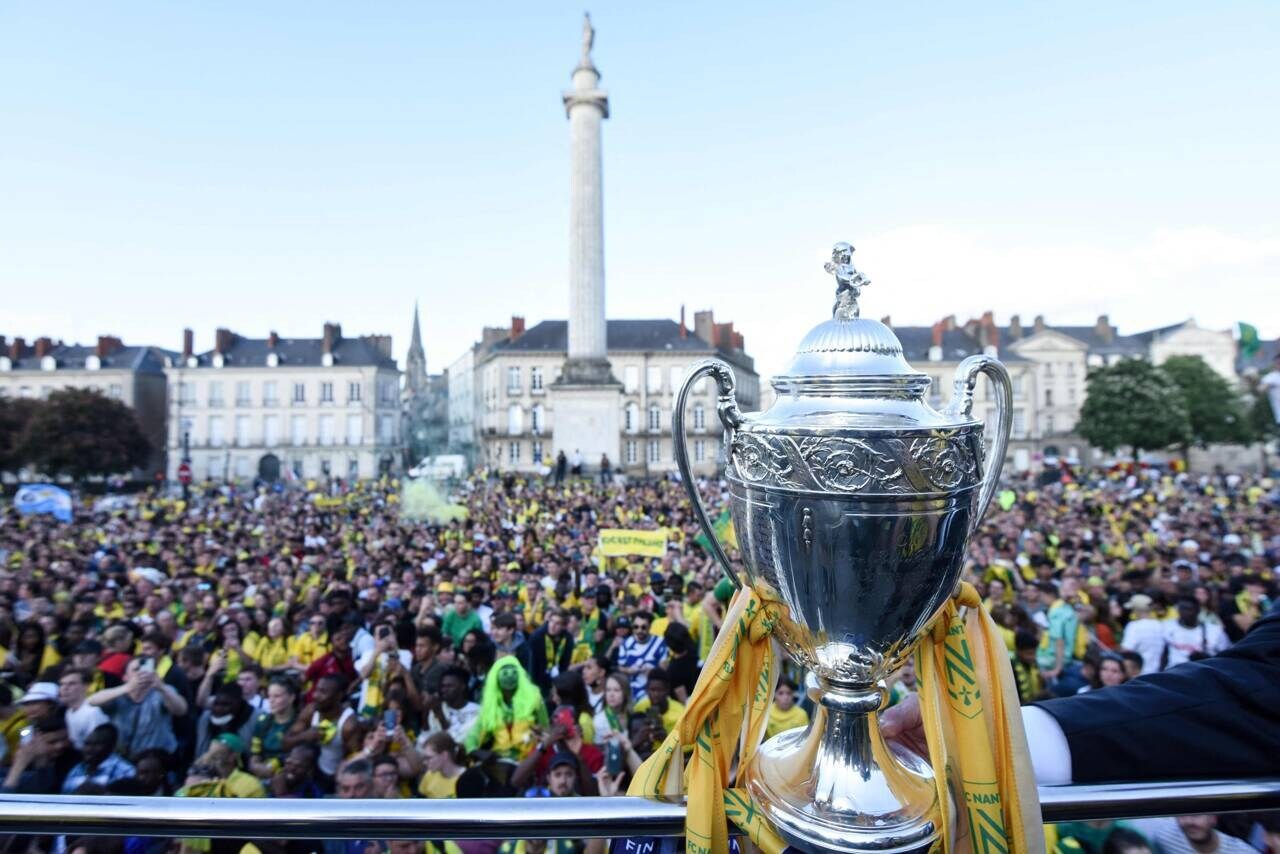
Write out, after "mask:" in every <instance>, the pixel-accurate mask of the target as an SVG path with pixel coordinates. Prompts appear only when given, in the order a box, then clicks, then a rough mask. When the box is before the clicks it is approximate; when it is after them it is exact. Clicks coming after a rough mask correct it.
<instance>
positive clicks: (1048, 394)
mask: <svg viewBox="0 0 1280 854" xmlns="http://www.w3.org/2000/svg"><path fill="white" fill-rule="evenodd" d="M1044 405H1045V406H1053V389H1051V388H1047V389H1045V390H1044Z"/></svg>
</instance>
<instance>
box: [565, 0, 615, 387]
mask: <svg viewBox="0 0 1280 854" xmlns="http://www.w3.org/2000/svg"><path fill="white" fill-rule="evenodd" d="M594 36H595V31H594V30H592V29H591V24H590V20H589V19H588V20H587V21H586V22H584V27H583V50H582V59H581V61H580V62H579V63H578V67H577V68H575V69H574V71H573V88H572V89H571V90H569V91H568V92H565V93H564V109H565V114H566V115H567V116H568V118H569V140H570V172H569V174H570V179H569V180H570V185H569V342H568V347H569V352H568V361H567V362H566V363H565V372H564V373H565V378H566V379H567V380H568V381H570V382H579V383H592V382H609V381H610V379H611V376H610V371H609V361H608V342H607V340H606V321H605V308H604V188H603V186H602V184H603V177H604V174H603V167H602V163H601V156H600V123H601V122H602V121H604V120H605V119H607V118H608V117H609V98H608V95H607V94H606V93H605V92H604V91H603V90H602V89H600V88H598V87H599V84H600V72H599V71H597V70H596V67H595V64H594V63H593V62H592V60H591V52H590V51H591V42H592V40H593V39H594Z"/></svg>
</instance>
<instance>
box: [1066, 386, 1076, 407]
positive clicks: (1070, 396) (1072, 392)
mask: <svg viewBox="0 0 1280 854" xmlns="http://www.w3.org/2000/svg"><path fill="white" fill-rule="evenodd" d="M1075 402H1076V387H1075V386H1068V387H1067V403H1075Z"/></svg>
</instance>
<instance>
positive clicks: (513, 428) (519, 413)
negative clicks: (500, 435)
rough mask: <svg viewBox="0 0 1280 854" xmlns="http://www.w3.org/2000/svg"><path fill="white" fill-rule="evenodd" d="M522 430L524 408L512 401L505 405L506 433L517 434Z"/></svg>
mask: <svg viewBox="0 0 1280 854" xmlns="http://www.w3.org/2000/svg"><path fill="white" fill-rule="evenodd" d="M523 432H524V410H523V409H521V408H520V404H518V403H513V404H511V405H510V406H508V407H507V434H508V435H510V436H519V435H520V434H521V433H523Z"/></svg>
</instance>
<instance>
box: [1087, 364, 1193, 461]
mask: <svg viewBox="0 0 1280 854" xmlns="http://www.w3.org/2000/svg"><path fill="white" fill-rule="evenodd" d="M1076 432H1078V433H1079V434H1080V435H1081V436H1083V437H1084V438H1085V439H1086V440H1087V441H1088V442H1089V444H1091V445H1093V446H1094V447H1097V448H1101V449H1103V450H1104V451H1106V452H1108V453H1114V452H1115V451H1116V450H1118V449H1120V448H1129V449H1131V450H1132V452H1133V457H1134V459H1135V460H1136V459H1137V457H1138V454H1139V453H1141V452H1142V451H1153V450H1158V449H1160V448H1167V447H1169V446H1170V445H1181V444H1183V443H1184V442H1187V441H1189V440H1190V437H1191V419H1190V417H1189V416H1188V414H1187V405H1186V401H1184V400H1183V397H1182V391H1181V389H1179V387H1178V384H1177V383H1175V382H1174V381H1173V379H1171V378H1170V377H1169V375H1168V374H1166V373H1165V372H1164V371H1163V370H1161V369H1160V368H1158V367H1156V366H1155V365H1153V364H1151V363H1150V362H1145V361H1143V360H1141V359H1125V360H1123V361H1121V362H1117V363H1116V364H1114V365H1111V366H1110V367H1105V368H1095V369H1094V370H1092V371H1090V372H1089V378H1088V385H1087V387H1086V390H1085V400H1084V406H1083V407H1081V409H1080V421H1079V422H1078V423H1077V424H1076Z"/></svg>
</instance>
